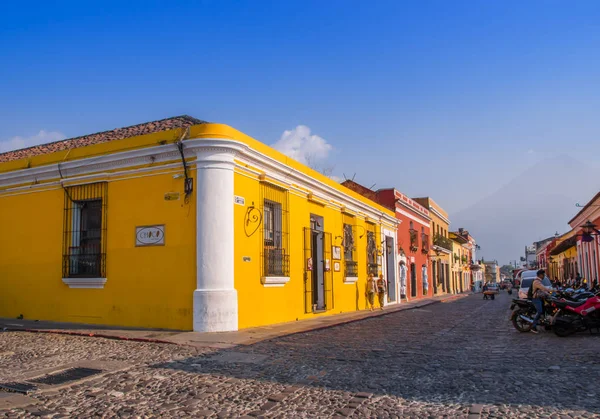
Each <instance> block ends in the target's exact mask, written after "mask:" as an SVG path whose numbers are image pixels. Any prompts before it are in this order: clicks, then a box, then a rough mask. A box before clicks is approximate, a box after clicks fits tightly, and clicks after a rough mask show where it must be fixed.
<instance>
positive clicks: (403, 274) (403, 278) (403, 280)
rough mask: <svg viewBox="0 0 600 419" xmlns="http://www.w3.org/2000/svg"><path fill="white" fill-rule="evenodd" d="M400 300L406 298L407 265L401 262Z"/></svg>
mask: <svg viewBox="0 0 600 419" xmlns="http://www.w3.org/2000/svg"><path fill="white" fill-rule="evenodd" d="M400 298H406V263H405V262H404V261H403V260H401V261H400Z"/></svg>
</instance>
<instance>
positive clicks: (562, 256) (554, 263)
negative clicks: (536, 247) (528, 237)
mask: <svg viewBox="0 0 600 419" xmlns="http://www.w3.org/2000/svg"><path fill="white" fill-rule="evenodd" d="M553 245H554V247H553V248H552V250H550V253H549V254H550V257H549V259H548V272H547V275H548V277H550V278H551V279H552V280H553V281H555V280H559V281H561V282H562V281H567V280H569V279H575V277H576V276H577V272H579V271H578V269H579V268H578V265H577V234H575V230H571V231H569V232H567V233H565V234H563V235H562V236H560V237H558V238H557V239H556V242H555V243H553Z"/></svg>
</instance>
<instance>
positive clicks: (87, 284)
mask: <svg viewBox="0 0 600 419" xmlns="http://www.w3.org/2000/svg"><path fill="white" fill-rule="evenodd" d="M62 281H63V282H64V283H65V284H66V285H68V286H69V288H95V289H99V288H104V284H106V278H63V279H62Z"/></svg>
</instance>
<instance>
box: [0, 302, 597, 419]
mask: <svg viewBox="0 0 600 419" xmlns="http://www.w3.org/2000/svg"><path fill="white" fill-rule="evenodd" d="M509 303H510V298H509V296H508V295H506V294H505V293H503V294H501V295H500V296H499V298H497V299H496V300H495V301H483V300H482V298H481V295H473V296H469V297H467V298H463V299H459V300H456V301H453V302H447V303H438V304H434V305H430V306H427V307H425V308H420V309H414V310H408V311H402V312H397V313H390V314H385V315H383V316H380V317H375V318H370V319H366V320H362V321H358V322H354V323H349V324H346V325H341V326H337V327H332V328H328V329H323V330H319V331H314V332H308V333H301V334H295V335H291V336H287V337H282V338H278V339H274V340H270V341H264V342H261V343H257V344H254V345H249V346H238V347H236V348H232V349H227V350H222V349H221V350H218V349H210V348H206V349H202V348H200V349H199V348H193V347H187V346H176V345H167V344H151V343H136V342H125V341H115V340H107V339H101V338H86V337H75V336H62V335H51V334H30V333H26V332H4V333H1V332H0V380H1V382H4V383H6V382H9V381H10V382H17V381H19V380H24V379H27V377H33V376H35V375H36V374H38V375H39V371H41V370H43V369H48V368H53V367H62V366H67V365H69V366H72V365H76V364H77V363H81V362H84V361H86V362H88V363H89V362H90V361H92V362H96V361H98V362H99V361H105V362H108V361H110V362H113V363H115V364H114V365H117V366H116V367H114V368H113V370H112V371H104V372H103V373H101V374H98V375H96V376H91V377H89V378H87V379H85V380H84V381H76V382H73V383H70V384H69V385H62V386H59V387H52V386H49V387H48V388H44V389H38V390H34V391H33V392H31V393H30V394H28V396H27V397H24V396H21V397H22V398H23V400H24V403H25V402H26V401H27V400H29V401H31V402H35V404H31V405H28V406H23V407H16V408H15V407H13V408H9V407H2V406H3V405H2V404H1V403H2V400H3V397H4V398H5V399H6V397H7V395H10V394H13V393H0V417H2V416H3V415H4V416H6V417H35V416H37V417H39V416H42V417H56V418H58V417H65V418H66V417H99V416H102V417H115V416H122V417H157V416H161V417H204V416H206V417H243V416H248V417H256V416H263V417H333V416H349V417H361V418H362V417H415V418H417V417H418V418H424V417H432V418H434V417H435V418H437V417H451V418H476V417H522V418H531V417H552V418H554V417H556V418H562V417H574V418H576V417H585V418H590V417H600V398H599V397H598V392H599V391H600V388H599V387H598V377H599V376H600V357H599V355H598V352H599V348H600V344H599V343H600V341H599V340H598V339H599V338H598V337H596V336H590V335H586V334H582V335H579V336H574V337H571V338H558V337H556V336H555V335H554V334H553V333H548V332H546V333H543V332H542V333H540V334H539V335H533V334H520V333H518V332H516V331H515V330H514V329H513V328H512V325H511V324H510V322H509V321H508V317H509ZM111 365H112V364H111ZM25 399H27V400H25ZM3 408H4V410H1V409H3Z"/></svg>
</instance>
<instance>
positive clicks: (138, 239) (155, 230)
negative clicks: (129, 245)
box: [135, 224, 165, 247]
mask: <svg viewBox="0 0 600 419" xmlns="http://www.w3.org/2000/svg"><path fill="white" fill-rule="evenodd" d="M135 245H136V246H137V247H143V246H164V245H165V226H164V224H163V225H153V226H142V227H136V228H135Z"/></svg>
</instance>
